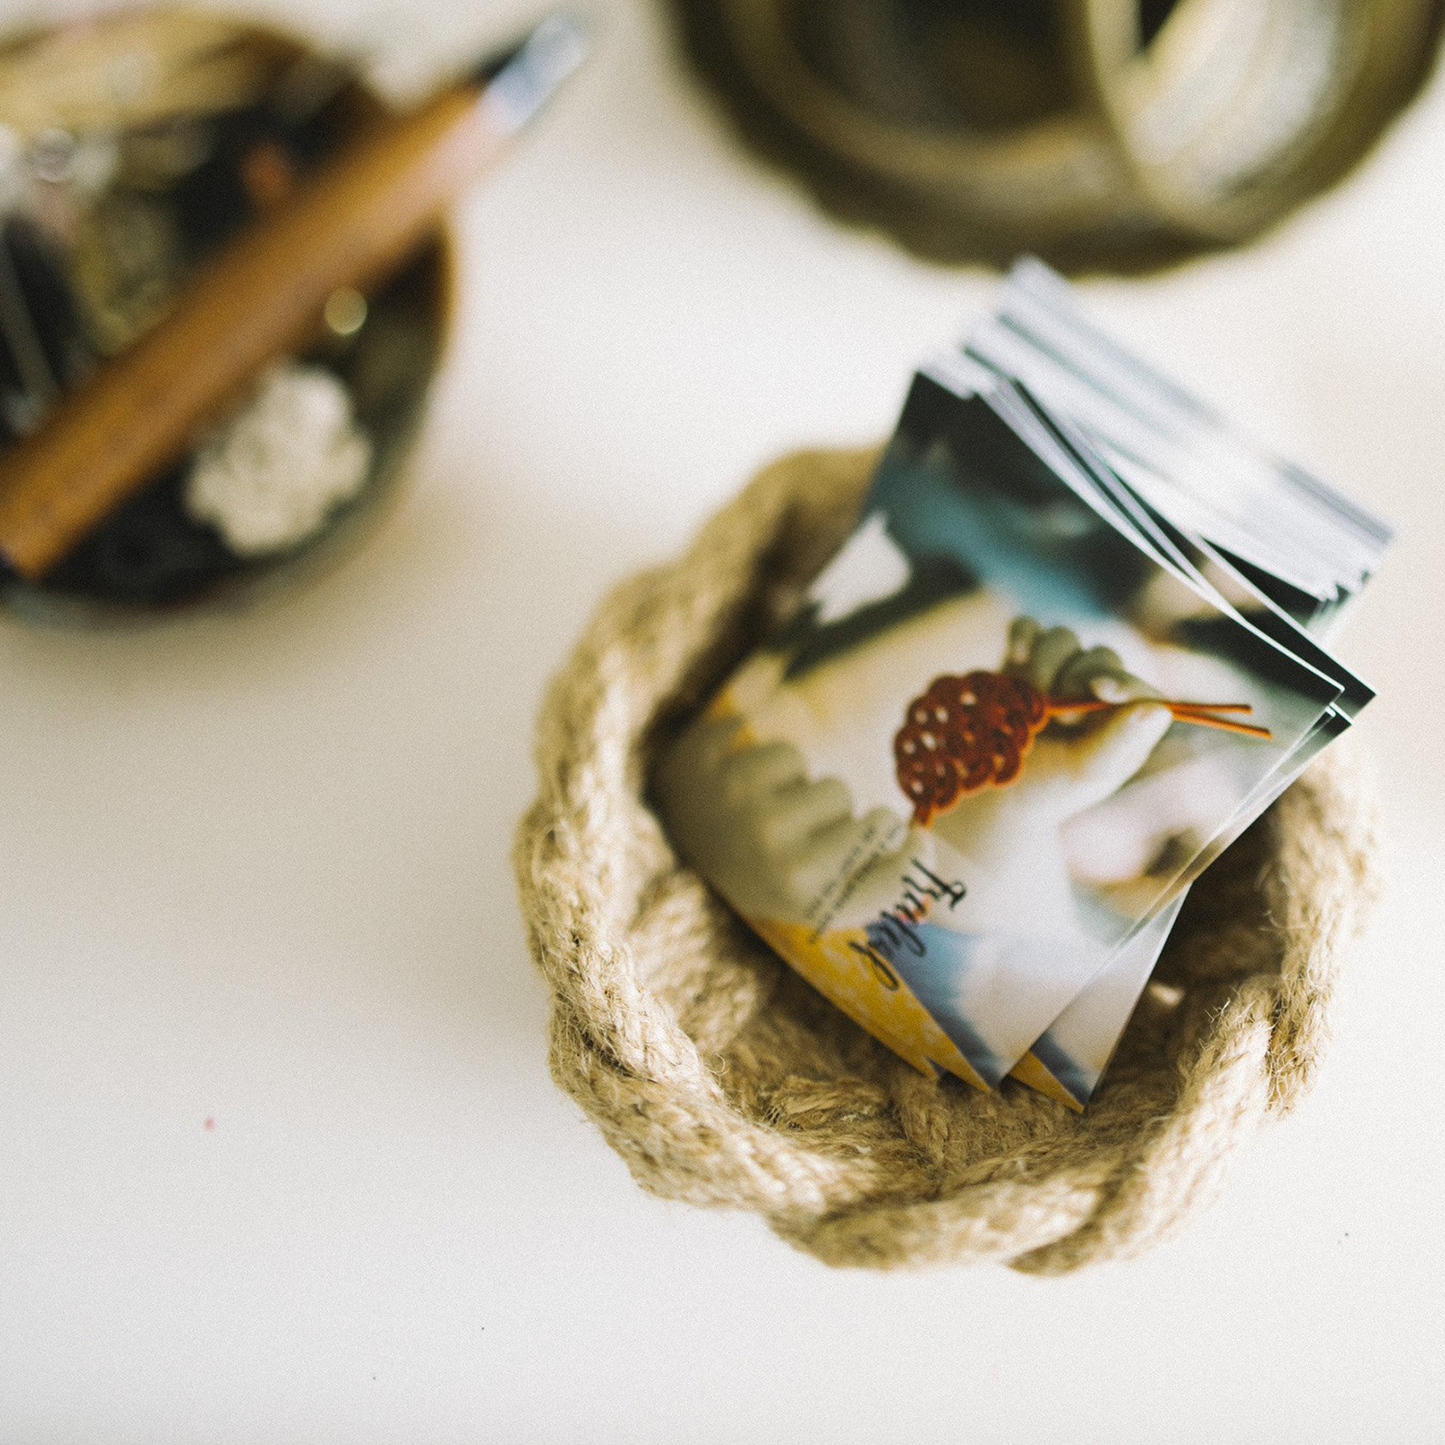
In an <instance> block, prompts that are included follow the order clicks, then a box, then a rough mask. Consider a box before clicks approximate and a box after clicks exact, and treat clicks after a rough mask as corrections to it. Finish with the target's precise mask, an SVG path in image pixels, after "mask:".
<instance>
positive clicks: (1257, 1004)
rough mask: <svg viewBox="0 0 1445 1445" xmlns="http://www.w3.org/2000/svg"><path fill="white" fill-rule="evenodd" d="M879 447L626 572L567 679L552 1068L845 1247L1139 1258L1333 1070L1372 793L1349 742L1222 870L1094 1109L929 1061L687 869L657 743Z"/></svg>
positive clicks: (558, 795)
mask: <svg viewBox="0 0 1445 1445" xmlns="http://www.w3.org/2000/svg"><path fill="white" fill-rule="evenodd" d="M872 461H873V454H871V453H865V452H812V453H802V454H798V455H796V456H793V457H789V458H786V459H785V460H783V461H782V462H779V463H777V464H775V465H774V466H772V467H770V468H768V469H767V470H766V471H764V472H763V473H762V474H761V475H760V476H759V477H758V478H757V479H756V480H755V481H754V482H753V483H752V484H751V485H750V486H749V487H748V488H747V489H746V490H745V491H744V492H743V493H742V494H741V495H740V496H739V497H738V498H737V499H736V500H735V501H734V502H733V503H732V504H730V505H729V506H728V507H726V508H725V509H724V510H723V511H722V512H720V513H719V514H718V515H716V516H715V517H714V518H713V519H712V520H711V521H710V522H709V523H708V524H707V525H706V526H705V527H704V528H703V530H702V532H701V533H700V535H699V536H698V538H697V540H696V541H695V543H694V544H693V546H692V547H691V548H690V549H689V551H688V552H687V553H686V555H684V556H683V557H682V558H681V559H680V560H678V561H677V562H675V563H672V564H670V565H667V566H663V567H658V568H655V569H653V570H650V571H647V572H644V573H642V574H640V575H638V576H636V577H634V578H632V579H630V580H628V581H626V582H624V583H623V584H622V585H620V586H619V587H617V588H616V589H615V590H614V591H613V592H612V594H611V595H610V596H609V597H608V598H607V599H606V600H605V601H604V602H603V603H602V605H601V606H600V608H599V609H598V611H597V613H596V614H595V616H594V617H593V619H592V621H591V623H590V625H589V626H588V628H587V630H586V632H585V634H584V635H583V637H582V639H581V640H580V642H579V643H578V644H577V646H576V649H575V650H574V652H573V654H572V656H571V658H570V660H569V661H568V662H567V664H566V665H565V667H564V668H563V669H562V671H561V673H560V674H559V675H558V676H557V677H556V679H555V680H554V681H553V683H552V685H551V687H550V689H549V691H548V694H547V697H546V699H545V702H544V704H543V707H542V710H541V715H540V719H539V728H538V739H537V766H538V771H539V776H540V789H539V794H538V797H537V800H536V802H535V803H534V804H533V806H532V808H531V809H530V810H529V812H528V814H527V816H526V817H525V818H524V820H523V821H522V824H521V827H520V829H519V832H518V837H517V842H516V850H515V863H516V869H517V876H518V883H519V887H520V892H521V903H522V910H523V916H524V918H525V920H526V923H527V928H528V934H529V940H530V945H531V948H532V952H533V954H534V956H535V958H536V960H537V963H538V964H539V966H540V967H541V970H542V972H543V974H544V975H545V977H546V979H547V981H548V983H549V985H550V987H551V990H552V995H553V1006H552V1020H551V1041H550V1058H551V1067H552V1073H553V1077H554V1078H555V1079H556V1081H557V1082H558V1084H559V1085H561V1087H562V1088H564V1089H565V1090H566V1091H567V1092H568V1093H569V1094H571V1095H572V1097H573V1098H575V1099H576V1100H577V1101H578V1102H579V1103H580V1104H581V1106H582V1107H583V1109H584V1110H585V1111H586V1112H587V1114H588V1115H589V1116H590V1117H591V1118H592V1119H593V1121H594V1122H595V1123H596V1124H597V1125H598V1127H599V1128H600V1129H601V1130H602V1132H603V1134H604V1135H605V1136H606V1138H607V1140H608V1141H609V1142H610V1143H611V1144H612V1146H613V1147H614V1148H615V1149H616V1150H617V1151H618V1153H620V1154H621V1155H622V1156H623V1158H624V1159H625V1160H626V1161H627V1163H628V1165H629V1166H630V1168H631V1169H632V1172H633V1174H634V1175H635V1176H636V1178H637V1179H638V1181H639V1182H640V1183H641V1184H642V1185H643V1186H644V1187H646V1188H647V1189H649V1190H652V1191H653V1192H655V1193H657V1194H660V1195H663V1196H665V1197H667V1198H671V1199H681V1200H687V1201H689V1202H691V1203H695V1204H706V1205H724V1206H730V1207H733V1208H741V1209H751V1210H755V1211H757V1212H758V1213H760V1214H762V1215H763V1216H764V1217H765V1218H766V1219H767V1221H768V1223H769V1224H770V1225H771V1227H772V1228H773V1229H774V1230H775V1231H776V1232H777V1233H778V1234H780V1235H781V1236H783V1237H784V1238H785V1239H787V1240H789V1241H790V1242H792V1243H793V1244H795V1245H797V1246H798V1247H800V1248H802V1249H805V1250H807V1251H809V1252H811V1253H812V1254H814V1255H816V1256H817V1257H818V1258H820V1259H822V1260H824V1261H826V1262H827V1263H829V1264H834V1265H863V1266H872V1267H877V1268H887V1267H893V1266H902V1265H937V1264H945V1263H953V1262H964V1261H979V1260H986V1259H989V1260H999V1261H1004V1262H1007V1263H1009V1264H1011V1265H1012V1266H1013V1267H1014V1268H1016V1269H1019V1270H1025V1271H1029V1272H1032V1273H1039V1274H1058V1273H1064V1272H1067V1271H1069V1270H1073V1269H1077V1268H1079V1267H1081V1266H1083V1265H1086V1264H1091V1263H1095V1262H1098V1261H1102V1260H1106V1259H1112V1258H1120V1257H1126V1256H1130V1255H1134V1254H1138V1253H1140V1252H1141V1251H1143V1250H1145V1249H1147V1248H1148V1247H1150V1246H1151V1245H1152V1244H1154V1243H1155V1242H1156V1241H1158V1240H1160V1239H1162V1238H1164V1237H1166V1236H1167V1235H1168V1234H1170V1233H1171V1232H1173V1231H1174V1230H1175V1229H1177V1228H1178V1226H1179V1225H1180V1224H1181V1223H1182V1222H1183V1221H1184V1220H1185V1218H1186V1217H1187V1216H1188V1215H1190V1214H1191V1213H1193V1212H1194V1211H1195V1210H1196V1209H1198V1208H1199V1207H1200V1206H1202V1205H1203V1204H1205V1203H1206V1202H1207V1201H1208V1200H1209V1199H1210V1198H1212V1197H1213V1196H1214V1195H1215V1193H1216V1192H1217V1190H1218V1189H1219V1187H1220V1185H1221V1183H1222V1181H1223V1178H1224V1176H1225V1174H1226V1172H1227V1166H1228V1164H1229V1161H1230V1157H1231V1155H1232V1154H1233V1153H1234V1152H1235V1150H1236V1149H1237V1148H1238V1147H1239V1146H1240V1145H1241V1144H1242V1143H1244V1142H1246V1141H1247V1140H1249V1139H1250V1138H1251V1137H1252V1136H1253V1135H1254V1134H1255V1132H1256V1131H1257V1129H1258V1128H1259V1126H1260V1125H1261V1124H1263V1123H1264V1122H1265V1121H1266V1120H1267V1119H1269V1118H1271V1117H1272V1116H1279V1115H1283V1114H1286V1113H1288V1112H1289V1111H1290V1109H1291V1108H1293V1106H1294V1105H1295V1104H1296V1103H1297V1102H1298V1100H1299V1099H1300V1098H1301V1097H1302V1095H1303V1094H1304V1093H1305V1092H1306V1091H1307V1090H1308V1088H1309V1086H1310V1084H1311V1082H1312V1080H1313V1078H1314V1076H1315V1072H1316V1070H1317V1068H1318V1066H1319V1063H1320V1060H1321V1058H1322V1056H1323V1054H1324V1051H1325V1048H1326V1045H1327V1043H1328V1038H1329V1029H1330V1013H1331V1008H1330V1005H1331V998H1332V994H1333V992H1334V985H1335V979H1336V973H1337V969H1338V967H1339V963H1340V959H1341V955H1342V954H1343V952H1344V951H1345V949H1346V948H1347V946H1348V944H1349V943H1350V941H1351V940H1352V939H1353V938H1354V937H1355V936H1356V934H1357V932H1358V930H1359V928H1360V925H1361V923H1362V922H1363V919H1364V915H1365V913H1366V912H1367V910H1368V907H1369V905H1370V903H1371V902H1372V900H1373V898H1374V896H1375V894H1376V891H1377V890H1376V880H1375V873H1374V867H1373V858H1374V854H1375V848H1374V842H1373V826H1374V825H1373V810H1372V806H1371V800H1370V795H1369V791H1368V789H1367V788H1365V787H1364V786H1363V785H1362V783H1361V782H1360V780H1359V778H1358V777H1357V774H1356V770H1355V767H1354V765H1353V763H1352V761H1351V759H1350V756H1349V749H1348V746H1347V745H1339V746H1336V747H1335V748H1332V749H1331V750H1330V751H1329V753H1327V754H1326V755H1325V756H1324V757H1323V758H1322V759H1320V760H1319V761H1318V762H1316V763H1315V765H1314V766H1312V767H1311V768H1310V770H1309V771H1308V773H1307V774H1306V776H1305V778H1304V779H1303V780H1301V781H1300V782H1299V783H1297V784H1296V785H1295V786H1294V787H1292V788H1291V789H1290V790H1289V791H1288V792H1287V793H1286V794H1285V796H1284V797H1283V798H1282V799H1281V800H1280V801H1279V802H1278V803H1277V804H1276V805H1275V806H1274V808H1273V809H1271V811H1270V812H1269V814H1268V815H1266V817H1265V818H1264V819H1262V820H1261V821H1260V822H1259V823H1258V824H1256V825H1255V826H1254V827H1253V828H1252V829H1251V830H1250V831H1249V833H1247V834H1246V835H1245V837H1244V838H1242V839H1241V840H1240V841H1239V842H1238V843H1237V844H1236V845H1235V846H1234V847H1233V848H1231V849H1230V850H1229V852H1228V853H1226V854H1225V855H1224V857H1223V858H1222V859H1221V860H1220V861H1219V862H1218V863H1216V864H1215V865H1214V867H1213V868H1211V869H1210V870H1209V871H1208V873H1206V875H1205V876H1204V878H1203V879H1202V880H1201V881H1200V882H1199V883H1198V884H1197V885H1196V886H1195V888H1194V890H1193V891H1192V893H1191V895H1190V897H1189V900H1188V902H1187V904H1186V907H1185V911H1184V914H1183V915H1182V917H1181V919H1180V922H1179V924H1178V925H1177V927H1176V929H1175V933H1174V937H1173V939H1172V940H1171V942H1170V945H1169V947H1168V948H1167V950H1166V952H1165V954H1164V957H1163V958H1162V960H1161V962H1160V967H1159V970H1158V972H1157V974H1156V980H1157V981H1156V984H1155V985H1153V986H1152V987H1151V989H1150V991H1149V992H1148V993H1147V994H1146V996H1145V998H1144V1000H1143V1002H1142V1003H1141V1005H1140V1008H1139V1009H1138V1011H1137V1012H1136V1014H1135V1017H1134V1019H1133V1021H1132V1022H1131V1024H1130V1026H1129V1029H1128V1031H1127V1032H1126V1034H1125V1038H1124V1040H1123V1042H1122V1044H1121V1046H1120V1050H1119V1053H1118V1055H1117V1057H1116V1058H1115V1061H1114V1063H1113V1064H1112V1065H1111V1067H1110V1069H1109V1072H1108V1074H1107V1075H1106V1077H1105V1080H1104V1083H1103V1085H1102V1086H1101V1088H1100V1090H1099V1092H1098V1094H1097V1096H1096V1098H1095V1100H1094V1102H1093V1103H1092V1104H1091V1105H1090V1107H1089V1109H1088V1111H1087V1113H1086V1114H1084V1115H1083V1116H1082V1117H1079V1116H1076V1115H1073V1114H1070V1113H1067V1112H1066V1111H1065V1110H1063V1109H1061V1108H1059V1107H1058V1106H1057V1105H1055V1104H1053V1103H1051V1102H1050V1101H1048V1100H1046V1099H1044V1098H1043V1097H1042V1096H1040V1095H1038V1094H1035V1093H1034V1092H1032V1091H1031V1090H1029V1089H1026V1088H1024V1087H1023V1086H1021V1085H1016V1084H1014V1083H1013V1082H1011V1081H1008V1082H1006V1083H1005V1084H1004V1086H1003V1087H1002V1088H1001V1089H1000V1090H998V1091H997V1092H995V1093H993V1094H989V1095H984V1094H981V1093H979V1092H977V1091H976V1090H973V1089H971V1088H969V1087H968V1086H966V1085H964V1084H961V1083H959V1082H958V1081H956V1080H953V1079H944V1080H942V1081H940V1082H937V1083H935V1082H931V1081H929V1080H926V1079H924V1078H922V1077H920V1076H919V1075H917V1074H915V1073H914V1072H913V1070H912V1069H910V1068H909V1067H908V1065H906V1064H904V1063H903V1062H901V1061H900V1060H898V1059H896V1058H895V1057H894V1056H893V1055H892V1054H890V1053H889V1052H888V1051H887V1050H886V1049H885V1048H883V1046H882V1045H881V1044H878V1043H876V1042H874V1041H873V1040H872V1039H871V1038H869V1037H868V1036H867V1035H866V1034H865V1033H863V1031H862V1030H860V1029H858V1028H857V1027H856V1026H854V1025H853V1024H852V1023H851V1022H849V1020H848V1019H846V1018H845V1017H844V1016H843V1014H841V1013H840V1012H838V1011H837V1010H836V1009H834V1008H833V1007H832V1006H831V1005H830V1004H828V1003H827V1002H826V1001H825V1000H824V999H822V998H821V997H820V996H818V995H817V994H815V993H814V992H813V991H812V990H811V989H810V988H809V987H808V986H807V985H806V984H805V983H803V982H802V980H801V979H799V978H798V977H797V976H796V975H795V974H793V973H792V971H791V970H790V969H788V968H787V966H786V965H785V964H783V963H782V962H781V961H780V960H779V959H777V958H776V957H775V956H774V955H773V954H772V953H771V952H770V951H769V950H768V949H767V948H766V947H765V946H764V945H763V944H761V943H760V942H759V941H757V940H756V939H755V938H754V936H753V935H752V934H751V933H750V932H749V931H748V929H747V928H746V927H745V926H744V925H743V924H742V923H741V922H740V921H739V920H738V919H737V918H736V917H735V916H734V915H733V914H732V913H731V912H730V911H729V910H728V909H727V907H726V906H725V905H723V904H722V903H721V902H720V901H719V900H718V899H717V898H716V897H715V896H714V895H713V894H712V893H711V892H710V891H709V890H708V889H707V888H706V887H705V886H704V885H703V884H702V883H701V881H700V880H699V879H698V878H697V877H696V875H694V874H693V873H692V872H691V871H690V870H689V869H687V868H686V867H684V866H683V865H682V864H681V863H680V862H679V861H678V859H677V858H676V856H675V855H674V854H673V852H672V850H671V849H670V847H669V846H668V843H667V839H666V837H665V836H664V834H663V832H662V830H661V828H660V826H659V824H658V822H657V819H656V818H655V816H654V815H653V813H652V812H651V811H650V809H649V808H648V806H647V801H646V779H647V773H648V768H649V764H650V760H651V757H652V756H653V754H654V752H655V749H656V747H657V744H658V741H659V739H661V738H664V737H665V736H667V735H668V733H669V732H670V731H671V730H672V729H674V728H675V727H676V726H677V724H678V723H679V722H680V721H681V720H682V719H683V718H684V717H686V716H687V714H688V713H689V711H690V710H691V709H693V708H695V707H696V706H697V705H698V704H699V703H700V702H701V701H702V700H703V699H704V698H705V697H706V696H707V694H708V693H709V692H710V690H711V689H712V688H713V687H714V686H715V685H716V683H717V682H718V681H719V680H720V678H721V677H722V676H723V675H724V674H725V673H726V671H727V670H728V669H729V667H730V666H731V665H732V664H733V663H734V662H736V661H737V660H738V658H740V657H741V656H742V655H743V653H744V652H745V651H746V650H747V648H748V646H749V644H750V640H751V639H755V638H756V637H757V636H758V634H759V631H760V630H761V629H763V628H765V627H766V626H767V625H768V624H769V622H770V621H772V620H774V619H776V618H777V617H780V616H781V615H783V614H784V613H785V612H786V611H787V610H788V609H789V608H790V607H791V606H792V605H793V604H794V603H795V602H796V600H797V598H798V596H799V595H800V592H801V589H802V587H803V586H804V585H806V582H807V580H808V579H809V578H810V577H811V576H812V575H813V574H814V573H815V572H816V571H817V570H818V568H819V567H820V566H821V565H822V563H823V562H824V561H826V559H827V557H828V556H829V555H830V554H831V552H832V551H833V550H834V549H835V548H836V546H837V545H838V544H839V542H840V541H841V540H842V538H843V536H844V535H845V534H846V533H847V531H848V529H849V527H850V526H851V525H852V523H853V520H854V517H855V514H856V509H857V505H858V502H859V498H860V497H861V495H862V490H863V488H864V486H865V484H866V481H867V477H868V475H869V471H870V468H871V465H872Z"/></svg>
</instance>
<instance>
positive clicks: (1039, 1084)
mask: <svg viewBox="0 0 1445 1445" xmlns="http://www.w3.org/2000/svg"><path fill="white" fill-rule="evenodd" d="M1009 1076H1010V1077H1011V1078H1015V1079H1017V1080H1018V1081H1019V1082H1020V1083H1021V1084H1027V1085H1028V1086H1029V1088H1031V1089H1037V1090H1038V1091H1039V1093H1041V1094H1047V1095H1048V1096H1049V1098H1051V1099H1053V1100H1054V1102H1055V1103H1059V1104H1064V1105H1066V1106H1067V1107H1068V1108H1070V1109H1072V1110H1073V1111H1074V1113H1076V1114H1082V1113H1083V1112H1084V1106H1083V1105H1082V1104H1081V1103H1080V1102H1079V1101H1078V1100H1077V1099H1076V1098H1075V1097H1074V1096H1073V1095H1072V1094H1071V1093H1070V1092H1069V1091H1068V1090H1067V1089H1066V1088H1065V1087H1064V1086H1063V1085H1062V1084H1061V1083H1060V1082H1059V1081H1058V1080H1057V1079H1056V1078H1055V1077H1054V1076H1053V1075H1052V1074H1051V1073H1050V1072H1049V1071H1048V1070H1047V1069H1046V1068H1045V1067H1044V1066H1043V1064H1042V1063H1040V1062H1039V1060H1038V1059H1037V1058H1035V1057H1034V1055H1033V1054H1025V1055H1024V1056H1023V1058H1021V1059H1020V1060H1019V1061H1018V1063H1016V1064H1015V1065H1014V1066H1013V1068H1011V1069H1010V1070H1009Z"/></svg>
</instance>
